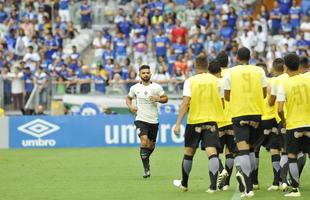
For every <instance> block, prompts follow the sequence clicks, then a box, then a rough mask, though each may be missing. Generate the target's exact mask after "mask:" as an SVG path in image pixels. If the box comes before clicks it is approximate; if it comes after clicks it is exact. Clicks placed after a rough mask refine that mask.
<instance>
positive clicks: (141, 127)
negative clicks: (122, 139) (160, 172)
mask: <svg viewBox="0 0 310 200" xmlns="http://www.w3.org/2000/svg"><path fill="white" fill-rule="evenodd" d="M135 125H136V128H137V133H138V135H139V137H140V158H141V161H142V164H143V168H144V175H143V178H148V177H150V165H149V155H150V150H149V144H150V140H149V138H148V127H147V124H146V123H145V122H142V121H135Z"/></svg>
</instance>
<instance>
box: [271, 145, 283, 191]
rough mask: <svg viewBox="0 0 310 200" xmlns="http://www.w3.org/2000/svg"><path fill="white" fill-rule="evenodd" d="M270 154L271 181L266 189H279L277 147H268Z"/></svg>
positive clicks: (279, 157)
mask: <svg viewBox="0 0 310 200" xmlns="http://www.w3.org/2000/svg"><path fill="white" fill-rule="evenodd" d="M270 155H271V164H272V171H273V182H272V185H271V186H270V187H269V188H268V191H277V190H279V184H280V177H281V176H280V159H281V156H280V150H279V149H273V148H271V149H270Z"/></svg>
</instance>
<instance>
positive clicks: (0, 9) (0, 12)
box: [0, 1, 8, 24]
mask: <svg viewBox="0 0 310 200" xmlns="http://www.w3.org/2000/svg"><path fill="white" fill-rule="evenodd" d="M7 17H8V14H7V13H6V12H5V11H4V5H3V2H2V1H1V2H0V24H2V23H4V21H5V20H6V18H7Z"/></svg>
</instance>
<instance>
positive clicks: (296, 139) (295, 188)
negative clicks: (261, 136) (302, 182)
mask: <svg viewBox="0 0 310 200" xmlns="http://www.w3.org/2000/svg"><path fill="white" fill-rule="evenodd" d="M298 131H299V129H295V130H289V131H287V153H288V154H287V156H288V163H289V164H288V168H289V175H290V179H291V186H292V191H291V192H290V193H288V194H286V195H285V196H287V197H298V196H300V192H299V170H298V165H297V154H298V152H299V150H300V149H301V145H302V133H300V132H298Z"/></svg>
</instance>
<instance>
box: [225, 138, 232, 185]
mask: <svg viewBox="0 0 310 200" xmlns="http://www.w3.org/2000/svg"><path fill="white" fill-rule="evenodd" d="M232 142H234V141H232ZM233 168H234V154H233V153H232V151H231V150H229V148H228V147H227V146H226V148H225V169H226V171H227V173H228V176H227V178H226V180H225V182H224V186H223V190H227V189H228V188H229V186H230V177H231V175H232V171H233Z"/></svg>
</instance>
